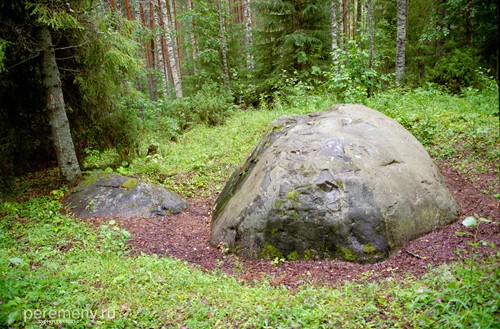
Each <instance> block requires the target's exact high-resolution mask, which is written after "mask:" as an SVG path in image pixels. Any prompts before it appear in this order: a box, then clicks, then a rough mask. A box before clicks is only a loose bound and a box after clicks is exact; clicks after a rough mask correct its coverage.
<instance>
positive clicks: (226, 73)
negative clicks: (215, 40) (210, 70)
mask: <svg viewBox="0 0 500 329" xmlns="http://www.w3.org/2000/svg"><path fill="white" fill-rule="evenodd" d="M221 2H222V1H221V0H217V11H218V12H219V37H220V47H221V53H222V68H223V70H224V85H225V86H226V91H227V92H228V93H230V92H231V88H230V86H229V68H228V65H227V42H226V33H225V30H224V16H223V15H222V4H221Z"/></svg>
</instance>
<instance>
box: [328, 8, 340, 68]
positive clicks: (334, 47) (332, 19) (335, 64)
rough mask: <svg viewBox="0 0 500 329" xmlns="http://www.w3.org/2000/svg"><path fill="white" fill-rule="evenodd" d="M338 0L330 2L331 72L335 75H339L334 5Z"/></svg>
mask: <svg viewBox="0 0 500 329" xmlns="http://www.w3.org/2000/svg"><path fill="white" fill-rule="evenodd" d="M337 1H338V0H331V1H330V33H331V35H332V63H333V72H334V73H335V74H338V73H339V62H338V58H339V57H338V56H339V50H338V41H337V34H338V19H337V6H336V5H335V4H336V3H337Z"/></svg>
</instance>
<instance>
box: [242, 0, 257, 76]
mask: <svg viewBox="0 0 500 329" xmlns="http://www.w3.org/2000/svg"><path fill="white" fill-rule="evenodd" d="M242 6H243V20H244V23H245V51H246V53H247V70H248V71H250V72H252V71H253V69H254V59H253V55H252V50H251V49H250V48H251V47H252V44H253V36H252V12H251V10H250V0H243V3H242Z"/></svg>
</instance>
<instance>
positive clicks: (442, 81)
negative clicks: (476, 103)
mask: <svg viewBox="0 0 500 329" xmlns="http://www.w3.org/2000/svg"><path fill="white" fill-rule="evenodd" d="M478 67H480V65H479V58H478V57H477V56H476V55H474V53H473V51H472V50H463V49H455V50H454V51H453V52H451V53H449V54H448V55H446V56H444V57H443V58H441V60H439V61H438V62H437V63H436V66H434V68H432V69H431V70H430V71H429V76H428V79H429V81H430V82H433V83H437V84H438V85H440V86H443V87H444V88H445V89H446V90H448V91H449V92H451V93H454V94H459V93H461V92H462V90H463V89H464V88H466V87H473V88H477V89H481V88H482V87H483V86H484V83H485V81H486V80H487V79H486V77H485V76H484V74H483V73H482V72H481V71H480V69H477V68H478Z"/></svg>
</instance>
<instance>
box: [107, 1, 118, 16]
mask: <svg viewBox="0 0 500 329" xmlns="http://www.w3.org/2000/svg"><path fill="white" fill-rule="evenodd" d="M108 2H109V7H110V8H111V11H112V12H114V13H115V12H116V2H115V0H109V1H108Z"/></svg>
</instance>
